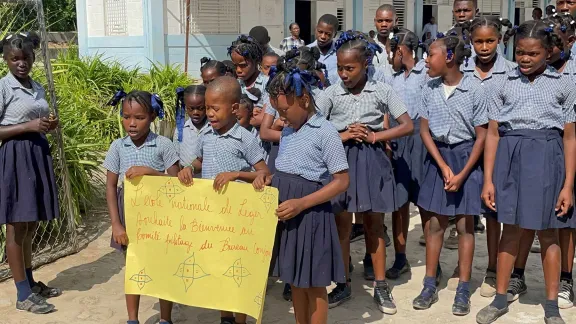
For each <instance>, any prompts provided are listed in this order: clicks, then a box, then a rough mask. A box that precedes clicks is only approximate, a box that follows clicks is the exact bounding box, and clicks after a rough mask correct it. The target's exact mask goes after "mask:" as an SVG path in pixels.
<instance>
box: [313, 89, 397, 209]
mask: <svg viewBox="0 0 576 324" xmlns="http://www.w3.org/2000/svg"><path fill="white" fill-rule="evenodd" d="M316 105H317V107H318V109H319V111H320V112H321V113H322V114H323V115H324V116H326V118H327V119H328V120H329V121H330V122H332V124H333V125H334V126H335V127H336V129H337V130H338V131H339V132H343V131H345V130H346V129H347V127H348V125H350V124H353V123H356V122H357V123H360V124H364V125H366V126H367V127H368V128H369V129H371V130H372V131H374V132H378V131H381V130H383V128H384V125H383V122H384V115H385V114H387V113H390V114H391V115H392V117H393V118H398V117H400V115H402V114H404V113H406V112H407V110H406V106H405V105H404V103H402V100H401V99H400V97H398V95H397V94H396V92H395V91H394V90H392V88H391V87H390V86H389V85H387V84H385V83H382V82H378V81H374V80H371V79H368V81H367V82H366V85H365V86H364V89H362V92H361V93H360V94H358V95H353V94H351V93H350V92H349V91H348V89H347V88H346V87H345V86H344V83H342V81H340V82H339V83H337V84H334V85H332V86H330V87H328V89H326V90H325V91H324V93H323V94H322V95H320V96H319V97H318V98H317V99H316ZM344 149H345V151H346V156H347V158H348V164H349V166H350V169H349V174H350V187H349V188H348V190H347V191H346V192H345V193H343V194H341V195H340V196H339V197H338V198H336V200H335V205H336V207H337V208H339V209H340V208H341V209H342V210H346V211H348V212H352V213H360V212H369V211H372V212H375V213H388V212H393V211H395V210H397V209H398V207H400V206H397V204H396V182H395V181H394V175H393V171H392V164H391V162H390V159H389V158H388V156H387V155H386V153H385V151H384V144H383V143H381V142H377V143H375V144H371V143H358V142H356V141H354V140H350V141H347V142H345V143H344Z"/></svg>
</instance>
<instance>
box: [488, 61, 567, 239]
mask: <svg viewBox="0 0 576 324" xmlns="http://www.w3.org/2000/svg"><path fill="white" fill-rule="evenodd" d="M496 89H497V91H496V92H495V93H494V96H493V97H492V99H493V102H492V104H491V105H490V109H489V119H490V120H495V121H497V122H498V124H499V133H500V140H499V142H498V150H497V152H496V160H495V163H494V175H493V177H492V178H493V181H494V187H495V191H496V197H495V198H496V210H497V213H498V222H500V223H503V224H509V225H518V226H520V228H524V229H531V230H544V229H549V228H564V227H570V226H572V225H571V224H570V223H571V221H570V220H569V218H570V217H569V216H568V217H563V218H558V217H556V211H555V210H554V208H555V205H556V201H557V200H558V196H559V194H560V191H561V189H562V186H563V184H564V179H565V176H566V170H565V167H564V150H563V141H562V131H563V130H564V125H565V124H566V123H572V122H575V121H576V113H575V112H574V104H575V103H576V92H575V91H574V83H573V82H572V81H571V80H570V79H569V78H568V77H565V76H562V75H561V74H559V73H558V72H557V71H556V70H555V69H554V68H552V67H548V68H547V69H546V70H545V71H544V72H543V73H542V74H541V75H539V76H538V77H536V79H535V80H534V82H532V83H530V82H529V80H528V79H527V78H526V76H524V75H523V74H522V73H521V72H520V71H519V69H514V70H512V71H510V72H508V78H507V80H506V81H505V85H504V84H502V86H500V87H497V88H496ZM570 216H571V215H570Z"/></svg>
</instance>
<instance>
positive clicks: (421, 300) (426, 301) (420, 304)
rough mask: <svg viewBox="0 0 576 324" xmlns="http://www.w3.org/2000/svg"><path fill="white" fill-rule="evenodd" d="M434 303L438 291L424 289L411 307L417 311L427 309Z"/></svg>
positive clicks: (436, 300)
mask: <svg viewBox="0 0 576 324" xmlns="http://www.w3.org/2000/svg"><path fill="white" fill-rule="evenodd" d="M436 302H438V291H437V290H436V289H430V288H427V287H424V289H422V292H421V293H420V295H418V297H416V298H415V299H414V301H413V302H412V307H414V309H418V310H423V309H428V308H430V306H432V304H434V303H436Z"/></svg>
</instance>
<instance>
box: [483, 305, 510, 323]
mask: <svg viewBox="0 0 576 324" xmlns="http://www.w3.org/2000/svg"><path fill="white" fill-rule="evenodd" d="M506 313H508V306H506V308H502V309H498V308H496V307H494V306H492V305H488V306H486V307H484V308H482V309H481V310H480V311H479V312H478V314H476V323H478V324H490V323H494V322H495V321H496V320H497V319H499V318H500V317H502V316H503V315H504V314H506Z"/></svg>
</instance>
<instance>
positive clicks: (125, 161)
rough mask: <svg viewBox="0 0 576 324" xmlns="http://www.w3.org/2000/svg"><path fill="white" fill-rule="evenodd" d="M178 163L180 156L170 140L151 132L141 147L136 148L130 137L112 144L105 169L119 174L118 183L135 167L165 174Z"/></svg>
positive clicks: (105, 162)
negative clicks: (147, 168)
mask: <svg viewBox="0 0 576 324" xmlns="http://www.w3.org/2000/svg"><path fill="white" fill-rule="evenodd" d="M177 162H178V154H177V153H176V150H175V149H174V144H172V141H170V139H168V138H166V137H164V136H160V135H157V134H155V133H153V132H150V133H149V134H148V136H147V137H146V140H145V141H144V144H142V146H140V147H136V145H134V143H133V142H132V139H131V138H130V136H126V137H123V138H119V139H117V140H115V141H114V142H112V144H111V145H110V149H108V153H107V154H106V159H104V164H103V166H104V168H105V169H106V170H108V171H110V172H112V173H115V174H118V181H119V182H121V181H123V179H124V174H125V173H126V171H128V169H130V168H131V167H133V166H146V167H149V168H152V169H154V170H156V171H159V172H164V171H165V170H167V169H168V168H170V167H171V166H173V165H174V164H176V163H177Z"/></svg>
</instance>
